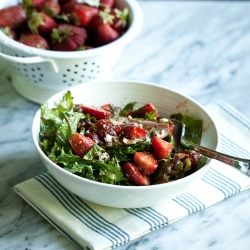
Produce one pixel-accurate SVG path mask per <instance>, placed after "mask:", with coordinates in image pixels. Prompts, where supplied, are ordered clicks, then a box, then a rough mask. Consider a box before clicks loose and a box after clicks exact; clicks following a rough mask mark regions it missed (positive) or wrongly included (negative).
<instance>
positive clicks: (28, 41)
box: [18, 34, 49, 50]
mask: <svg viewBox="0 0 250 250" xmlns="http://www.w3.org/2000/svg"><path fill="white" fill-rule="evenodd" d="M18 42H20V43H23V44H25V45H27V46H30V47H35V48H37V49H45V50H47V49H49V44H48V43H47V41H46V40H45V39H44V38H43V37H42V36H41V35H39V34H30V35H23V36H21V38H20V39H19V40H18Z"/></svg>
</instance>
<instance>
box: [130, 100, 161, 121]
mask: <svg viewBox="0 0 250 250" xmlns="http://www.w3.org/2000/svg"><path fill="white" fill-rule="evenodd" d="M149 114H152V115H153V116H154V117H155V118H158V117H159V114H158V111H157V110H156V108H155V106H154V105H153V104H152V103H147V104H145V105H144V106H142V107H140V108H138V109H135V110H132V111H130V112H129V113H128V115H130V116H132V117H133V118H145V119H146V118H147V115H149Z"/></svg>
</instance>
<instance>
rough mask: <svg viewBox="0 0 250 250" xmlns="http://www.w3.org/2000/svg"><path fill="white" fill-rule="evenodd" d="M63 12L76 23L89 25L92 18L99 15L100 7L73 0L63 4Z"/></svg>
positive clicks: (82, 25)
mask: <svg viewBox="0 0 250 250" xmlns="http://www.w3.org/2000/svg"><path fill="white" fill-rule="evenodd" d="M62 13H64V14H66V15H67V16H68V17H69V19H70V21H71V22H72V23H73V24H74V25H76V26H81V27H87V25H88V24H89V23H90V21H91V19H92V18H93V17H94V16H96V15H98V9H97V8H95V7H92V6H89V5H86V4H81V3H78V2H73V1H71V2H69V3H68V4H65V5H63V7H62Z"/></svg>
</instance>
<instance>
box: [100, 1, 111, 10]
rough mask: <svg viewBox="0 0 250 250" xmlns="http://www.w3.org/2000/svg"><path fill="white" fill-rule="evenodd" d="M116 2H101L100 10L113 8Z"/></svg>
mask: <svg viewBox="0 0 250 250" xmlns="http://www.w3.org/2000/svg"><path fill="white" fill-rule="evenodd" d="M114 5H115V0H100V4H99V9H105V8H107V7H108V8H113V7H114Z"/></svg>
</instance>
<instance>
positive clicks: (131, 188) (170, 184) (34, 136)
mask: <svg viewBox="0 0 250 250" xmlns="http://www.w3.org/2000/svg"><path fill="white" fill-rule="evenodd" d="M105 82H109V83H116V84H119V83H121V82H126V83H129V84H141V85H146V86H152V87H156V88H160V89H162V90H167V91H169V92H171V93H173V94H175V95H179V96H181V97H184V98H187V99H189V100H190V101H192V102H193V103H194V104H195V105H197V106H198V107H199V108H201V109H202V110H203V112H204V113H206V115H207V116H208V117H210V118H211V119H212V117H211V115H210V114H209V113H208V112H207V111H206V109H205V108H204V107H203V106H202V105H201V104H199V103H198V102H197V101H195V100H194V99H193V98H192V97H189V96H187V95H184V94H180V93H179V92H177V91H175V90H173V89H170V88H167V87H165V86H161V85H157V84H155V83H151V82H147V81H138V80H126V79H125V80H111V81H96V82H91V83H83V84H79V85H76V86H73V87H70V88H68V89H67V90H71V89H74V88H79V87H81V86H83V85H86V84H89V85H90V84H105ZM67 90H63V91H60V92H58V93H57V94H55V95H53V96H52V97H50V98H49V99H48V100H47V101H46V102H50V101H51V100H53V99H56V98H59V97H61V96H62V95H63V93H65V92H66V91H67ZM40 113H41V110H40V108H39V109H38V110H37V112H36V113H35V116H34V118H33V122H32V128H31V133H32V139H33V143H34V144H35V147H36V149H37V151H38V153H39V155H40V156H41V157H43V158H44V159H45V160H46V161H47V162H49V163H50V164H52V165H53V167H55V168H56V169H57V170H59V172H62V173H64V174H66V175H67V176H68V177H69V178H76V179H78V180H82V181H84V182H86V183H87V184H90V185H97V186H99V187H102V188H111V187H112V188H115V189H118V190H119V189H122V190H128V191H136V190H142V189H143V190H147V189H150V190H151V189H159V188H161V187H162V188H164V187H166V186H167V187H173V186H175V185H177V184H180V183H183V182H186V181H187V180H188V179H193V178H194V177H195V176H196V175H198V176H199V174H200V172H201V171H203V170H205V169H207V168H208V167H209V166H210V165H211V162H213V161H214V160H213V159H208V161H207V163H206V164H205V165H204V166H203V167H202V168H201V169H199V170H198V171H196V172H194V173H193V174H191V175H189V176H186V177H184V178H181V179H179V180H176V181H173V182H168V183H162V184H156V185H149V186H122V185H112V184H108V183H102V182H97V181H93V180H89V179H86V178H84V177H80V176H78V175H75V174H73V173H70V172H69V171H67V170H65V169H63V168H61V167H60V166H58V165H57V164H55V163H54V162H53V161H51V160H50V159H49V158H48V157H47V155H46V154H45V153H44V152H43V151H42V149H41V148H40V146H39V140H38V139H39V138H38V134H36V133H35V131H36V130H37V129H36V128H35V125H36V124H37V122H38V121H39V120H40ZM212 120H213V119H212ZM213 126H214V129H215V132H216V138H217V143H216V147H215V149H214V150H217V149H218V147H219V145H220V133H219V130H218V126H217V125H216V123H215V122H213Z"/></svg>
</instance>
